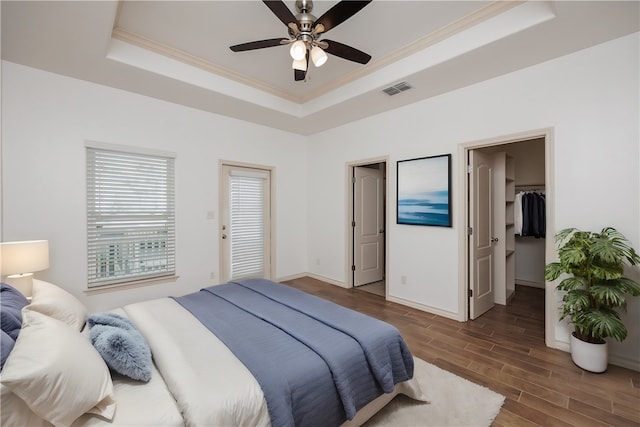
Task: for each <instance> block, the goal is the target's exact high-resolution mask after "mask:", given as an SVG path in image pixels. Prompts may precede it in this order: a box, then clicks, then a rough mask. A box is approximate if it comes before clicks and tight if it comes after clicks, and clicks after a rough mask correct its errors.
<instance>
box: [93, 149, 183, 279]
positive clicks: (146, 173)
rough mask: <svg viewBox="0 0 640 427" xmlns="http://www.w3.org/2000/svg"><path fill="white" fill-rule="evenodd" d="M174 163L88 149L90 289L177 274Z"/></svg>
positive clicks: (151, 157) (106, 150) (173, 161)
mask: <svg viewBox="0 0 640 427" xmlns="http://www.w3.org/2000/svg"><path fill="white" fill-rule="evenodd" d="M174 163H175V159H174V158H173V157H166V156H158V155H149V154H138V153H131V152H123V151H117V150H109V149H101V148H94V147H87V246H88V248H87V253H88V283H89V287H97V286H103V285H109V284H114V283H123V282H129V281H135V280H141V279H149V278H154V277H160V276H166V275H174V274H175V207H174V199H175V195H174Z"/></svg>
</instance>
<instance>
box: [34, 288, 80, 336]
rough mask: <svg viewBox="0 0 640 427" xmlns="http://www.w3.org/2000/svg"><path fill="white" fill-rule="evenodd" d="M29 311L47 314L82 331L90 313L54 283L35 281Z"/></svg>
mask: <svg viewBox="0 0 640 427" xmlns="http://www.w3.org/2000/svg"><path fill="white" fill-rule="evenodd" d="M27 308H28V309H29V310H32V311H37V312H38V313H42V314H46V315H47V316H50V317H53V318H54V319H58V320H61V321H63V322H65V323H66V324H68V325H69V326H71V327H72V328H75V329H76V330H78V331H79V330H81V329H82V327H83V326H84V322H85V318H86V317H87V314H88V313H89V312H88V311H87V308H86V307H85V306H84V304H82V303H81V302H80V301H79V300H78V299H77V298H76V297H74V296H73V295H71V294H70V293H69V292H67V291H65V290H64V289H62V288H60V287H58V286H56V285H54V284H53V283H49V282H45V281H42V280H37V279H34V280H33V296H32V299H31V304H29V305H28V306H27Z"/></svg>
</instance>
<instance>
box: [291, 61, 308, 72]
mask: <svg viewBox="0 0 640 427" xmlns="http://www.w3.org/2000/svg"><path fill="white" fill-rule="evenodd" d="M291 68H293V69H294V70H300V71H307V61H306V60H305V59H300V60H297V59H294V60H293V63H292V64H291Z"/></svg>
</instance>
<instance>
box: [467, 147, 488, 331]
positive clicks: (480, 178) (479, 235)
mask: <svg viewBox="0 0 640 427" xmlns="http://www.w3.org/2000/svg"><path fill="white" fill-rule="evenodd" d="M469 164H470V165H471V173H470V174H469V193H470V194H469V209H470V212H469V213H470V222H471V234H470V235H469V281H470V284H469V287H470V289H471V290H472V295H471V298H470V299H469V317H470V318H471V319H475V318H477V317H478V316H480V315H482V314H483V313H485V312H487V311H488V310H489V309H491V308H492V307H493V305H494V283H493V212H492V206H493V188H492V187H493V186H492V173H493V171H492V170H493V157H492V156H490V155H486V154H483V153H481V152H479V151H478V150H470V151H469Z"/></svg>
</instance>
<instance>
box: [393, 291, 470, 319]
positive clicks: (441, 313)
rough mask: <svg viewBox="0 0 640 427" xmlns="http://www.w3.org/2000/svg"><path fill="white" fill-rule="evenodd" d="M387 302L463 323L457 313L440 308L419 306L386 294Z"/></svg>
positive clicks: (413, 302)
mask: <svg viewBox="0 0 640 427" xmlns="http://www.w3.org/2000/svg"><path fill="white" fill-rule="evenodd" d="M387 301H391V302H395V303H397V304H401V305H406V306H407V307H411V308H415V309H417V310H420V311H425V312H427V313H431V314H436V315H438V316H442V317H446V318H447V319H451V320H456V321H458V322H463V321H464V319H463V317H462V316H460V314H459V313H454V312H452V311H447V310H443V309H441V308H437V307H432V306H430V305H424V304H420V303H417V302H415V301H410V300H407V299H404V298H399V297H394V296H393V295H389V294H387Z"/></svg>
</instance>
